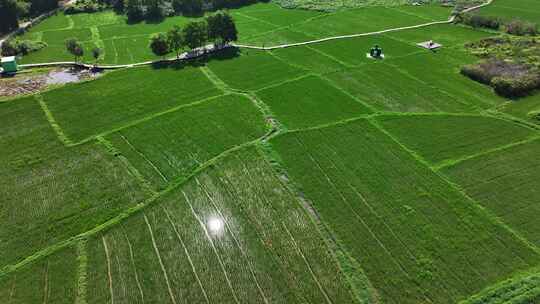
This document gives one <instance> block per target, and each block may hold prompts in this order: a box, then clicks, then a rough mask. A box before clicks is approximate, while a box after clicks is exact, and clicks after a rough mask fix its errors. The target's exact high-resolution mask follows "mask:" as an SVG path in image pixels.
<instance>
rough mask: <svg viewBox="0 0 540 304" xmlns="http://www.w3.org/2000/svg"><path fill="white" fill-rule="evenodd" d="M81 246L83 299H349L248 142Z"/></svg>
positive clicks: (310, 227) (315, 237)
mask: <svg viewBox="0 0 540 304" xmlns="http://www.w3.org/2000/svg"><path fill="white" fill-rule="evenodd" d="M88 248H89V264H88V286H87V294H88V297H87V299H86V300H87V302H88V303H89V304H92V303H108V302H114V303H142V302H143V301H144V302H145V303H184V302H186V303H206V302H208V303H329V302H330V301H331V302H332V303H353V302H355V301H354V300H353V298H352V297H351V293H350V291H349V289H348V286H347V285H346V283H345V282H344V281H343V277H342V274H341V271H340V270H339V268H338V266H337V263H336V261H335V260H334V258H333V257H332V255H331V254H330V253H329V251H328V249H327V247H326V246H325V243H324V241H323V240H322V238H321V235H320V234H319V233H318V231H317V229H316V227H315V225H314V224H313V223H312V222H311V220H310V219H309V217H308V215H307V213H306V212H305V210H304V209H303V208H302V207H301V205H300V204H299V202H298V201H297V200H296V198H295V197H294V196H293V195H292V194H291V193H290V192H289V191H288V189H287V188H286V187H284V186H283V184H282V183H281V181H280V180H279V179H278V178H277V177H276V175H275V174H274V172H273V169H272V168H271V167H270V165H269V163H267V162H266V161H265V160H264V159H263V158H262V156H260V155H259V153H258V152H257V151H256V150H255V149H254V148H248V149H245V150H242V151H241V152H239V153H238V154H234V155H230V156H228V157H226V158H225V159H223V160H222V161H220V162H219V163H217V164H216V165H215V166H213V167H210V168H209V169H208V170H207V171H205V172H204V173H202V174H200V175H199V176H197V177H195V178H193V179H192V180H190V181H189V182H188V183H187V184H185V185H183V186H182V187H181V188H178V189H176V190H173V191H172V192H170V193H168V194H166V195H165V196H164V197H162V198H160V200H159V201H158V202H157V205H156V206H155V207H152V209H150V210H145V211H144V213H142V214H138V215H136V216H134V217H132V218H130V219H129V220H128V221H126V222H124V223H123V224H122V225H120V226H118V227H116V228H114V229H111V230H110V231H108V232H106V233H104V234H102V235H98V236H97V237H96V238H94V239H93V240H91V241H90V242H89V244H88Z"/></svg>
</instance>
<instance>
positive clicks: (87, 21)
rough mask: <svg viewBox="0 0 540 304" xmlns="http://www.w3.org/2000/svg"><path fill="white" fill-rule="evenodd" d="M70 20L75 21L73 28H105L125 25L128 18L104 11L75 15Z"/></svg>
mask: <svg viewBox="0 0 540 304" xmlns="http://www.w3.org/2000/svg"><path fill="white" fill-rule="evenodd" d="M69 18H71V20H73V23H74V24H73V28H89V27H93V26H104V25H112V24H119V23H125V22H126V18H125V17H124V16H122V15H118V14H116V13H115V12H113V11H104V12H97V13H90V14H84V13H83V14H74V15H70V16H69Z"/></svg>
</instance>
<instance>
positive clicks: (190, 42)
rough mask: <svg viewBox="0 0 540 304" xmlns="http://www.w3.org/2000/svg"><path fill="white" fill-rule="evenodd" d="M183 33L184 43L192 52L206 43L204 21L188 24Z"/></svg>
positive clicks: (206, 34) (206, 32)
mask: <svg viewBox="0 0 540 304" xmlns="http://www.w3.org/2000/svg"><path fill="white" fill-rule="evenodd" d="M183 32H184V41H185V43H186V45H187V46H189V48H190V49H192V50H194V49H197V48H200V47H202V46H203V45H204V44H205V43H206V41H208V30H207V25H206V22H204V21H196V22H190V23H188V24H187V25H186V27H185V28H184V31H183Z"/></svg>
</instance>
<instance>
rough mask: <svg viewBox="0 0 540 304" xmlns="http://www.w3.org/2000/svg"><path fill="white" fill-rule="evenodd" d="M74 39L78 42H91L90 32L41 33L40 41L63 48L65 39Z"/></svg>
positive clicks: (80, 30)
mask: <svg viewBox="0 0 540 304" xmlns="http://www.w3.org/2000/svg"><path fill="white" fill-rule="evenodd" d="M70 38H75V39H77V40H79V41H91V40H92V32H91V31H90V29H87V28H85V29H76V30H61V31H48V32H44V33H43V37H42V39H41V40H42V41H44V42H46V43H47V44H48V45H60V46H63V47H65V43H66V40H67V39H70Z"/></svg>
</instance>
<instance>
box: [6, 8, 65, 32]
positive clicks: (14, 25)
mask: <svg viewBox="0 0 540 304" xmlns="http://www.w3.org/2000/svg"><path fill="white" fill-rule="evenodd" d="M56 8H58V0H0V33H8V32H10V31H13V30H16V29H18V28H19V22H20V21H21V20H22V19H29V18H32V17H36V16H38V15H40V14H42V13H45V12H48V11H51V10H53V9H56Z"/></svg>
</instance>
